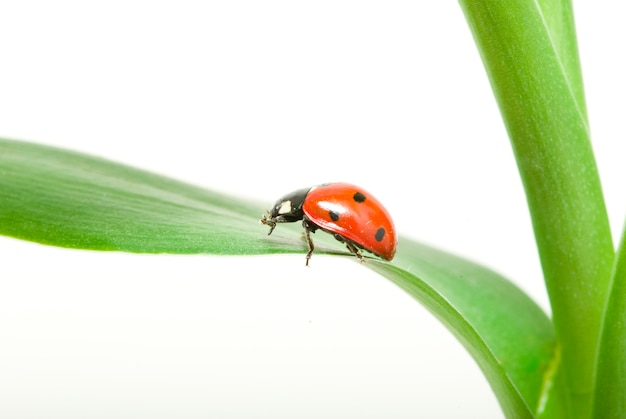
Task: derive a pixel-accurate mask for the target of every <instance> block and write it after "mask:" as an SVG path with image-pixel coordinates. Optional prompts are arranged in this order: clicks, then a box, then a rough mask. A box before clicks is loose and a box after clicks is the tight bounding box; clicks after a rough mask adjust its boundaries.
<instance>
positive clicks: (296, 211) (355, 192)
mask: <svg viewBox="0 0 626 419" xmlns="http://www.w3.org/2000/svg"><path fill="white" fill-rule="evenodd" d="M300 220H302V226H303V227H304V235H305V237H306V241H307V244H308V245H309V251H308V253H307V254H306V265H307V266H309V259H311V255H312V254H313V250H314V249H315V246H314V245H313V240H312V239H311V233H315V231H316V230H317V229H320V230H323V231H325V232H327V233H330V234H332V235H333V236H334V237H335V238H336V239H337V240H339V241H340V242H342V243H345V245H346V247H347V248H348V250H350V252H352V253H353V254H354V255H356V257H357V258H358V259H359V260H360V261H361V262H364V261H365V259H364V258H363V255H362V254H361V251H360V250H359V249H365V250H367V251H369V252H371V253H373V254H375V255H377V256H380V257H381V258H383V259H386V260H391V259H393V256H394V255H395V253H396V246H397V244H398V241H397V238H396V231H395V228H394V226H393V221H391V217H390V216H389V213H388V212H387V210H386V209H385V207H383V206H382V204H381V203H380V202H379V201H378V200H377V199H376V198H375V197H374V196H373V195H371V194H370V193H369V192H366V191H365V190H364V189H363V188H360V187H358V186H355V185H351V184H349V183H326V184H323V185H318V186H313V187H312V188H305V189H299V190H297V191H295V192H292V193H290V194H288V195H285V196H284V197H282V198H281V199H279V200H278V201H276V204H274V207H273V208H272V210H271V211H267V214H266V215H264V216H263V218H261V223H262V224H265V225H268V226H270V231H269V233H267V234H268V235H270V234H272V231H274V228H276V224H278V223H292V222H295V221H300Z"/></svg>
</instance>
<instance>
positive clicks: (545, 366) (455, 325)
mask: <svg viewBox="0 0 626 419" xmlns="http://www.w3.org/2000/svg"><path fill="white" fill-rule="evenodd" d="M367 266H368V267H370V268H372V269H374V270H375V271H377V272H379V273H381V274H382V275H384V276H386V277H387V278H388V279H390V280H391V281H392V282H394V283H396V284H397V285H398V286H400V287H401V288H402V289H404V290H405V291H406V292H408V293H409V294H410V295H411V296H413V297H414V298H416V299H417V300H418V301H420V302H421V303H422V304H424V305H425V306H426V307H427V308H428V309H429V310H431V312H433V314H434V315H435V316H436V317H437V318H438V319H439V320H441V321H442V323H443V324H445V325H446V326H447V327H448V328H449V329H450V330H451V331H452V332H453V334H454V335H455V336H456V337H457V338H458V339H459V341H460V342H461V343H462V344H463V345H464V346H465V347H466V348H467V350H468V351H469V352H470V354H471V355H472V356H473V357H474V359H475V360H476V362H477V363H478V365H479V366H480V368H481V369H482V370H483V372H484V374H485V376H486V378H487V380H488V381H489V383H490V384H491V386H492V389H493V390H494V393H495V394H496V396H497V398H498V400H499V402H500V405H501V407H502V409H503V411H504V413H505V415H506V416H507V417H512V418H513V417H515V418H517V417H535V416H536V415H538V414H540V413H542V410H543V409H544V408H545V406H542V403H545V401H542V400H541V397H542V394H543V392H544V390H545V389H544V387H545V386H546V380H550V379H551V376H550V374H549V372H550V370H551V368H553V365H552V363H553V361H554V357H555V353H556V343H555V337H554V332H553V329H552V324H551V322H550V320H549V319H548V318H547V316H546V315H545V313H543V311H542V310H541V309H540V308H539V307H538V306H537V305H536V304H535V303H534V302H533V301H532V300H530V299H529V298H528V297H527V296H526V295H525V294H524V293H523V292H522V291H521V290H519V289H518V288H517V287H515V286H514V285H513V284H511V283H510V282H509V281H507V280H505V279H504V278H502V277H501V276H499V275H498V274H496V273H494V272H493V271H490V270H489V269H486V268H484V267H481V266H479V265H476V264H474V263H471V262H469V261H466V260H464V259H461V258H458V257H455V256H453V255H450V254H447V253H445V252H441V251H438V250H435V249H433V248H430V247H428V246H424V245H422V244H419V243H416V242H411V241H409V240H407V239H404V238H401V241H400V243H399V246H398V254H397V256H396V259H394V264H385V263H381V262H373V263H370V262H369V261H368V263H367ZM554 401H555V402H556V398H555V399H554ZM554 411H558V408H555V409H554ZM545 417H559V415H558V414H553V415H551V416H547V415H546V416H545Z"/></svg>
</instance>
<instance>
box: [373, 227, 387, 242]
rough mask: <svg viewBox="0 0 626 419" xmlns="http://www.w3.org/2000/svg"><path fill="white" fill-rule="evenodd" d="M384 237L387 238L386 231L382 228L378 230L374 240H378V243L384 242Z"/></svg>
mask: <svg viewBox="0 0 626 419" xmlns="http://www.w3.org/2000/svg"><path fill="white" fill-rule="evenodd" d="M383 237H385V229H384V228H382V227H381V228H379V229H378V230H376V234H375V235H374V238H375V239H376V241H377V242H379V241H382V240H383Z"/></svg>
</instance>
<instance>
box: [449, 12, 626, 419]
mask: <svg viewBox="0 0 626 419" xmlns="http://www.w3.org/2000/svg"><path fill="white" fill-rule="evenodd" d="M461 6H462V7H463V9H464V12H465V14H466V18H467V20H468V22H469V25H470V28H471V30H472V32H473V34H474V37H475V40H476V43H477V45H478V48H479V51H480V53H481V55H482V58H483V62H484V64H485V67H486V69H487V73H488V75H489V78H490V81H491V84H492V88H493V91H494V94H495V97H496V99H497V101H498V104H499V106H500V110H501V113H502V116H503V119H504V122H505V124H506V127H507V130H508V133H509V137H510V139H511V143H512V146H513V150H514V153H515V156H516V159H517V164H518V168H519V171H520V175H521V178H522V182H523V184H524V188H525V191H526V196H527V201H528V206H529V210H530V214H531V217H532V222H533V227H534V231H535V237H536V242H537V247H538V250H539V255H540V258H541V264H542V268H543V271H544V276H545V281H546V286H547V289H548V293H549V296H550V302H551V305H552V312H553V318H554V325H555V330H556V334H557V339H559V341H560V343H561V346H562V368H564V378H565V383H566V384H565V385H566V387H567V389H566V394H567V396H566V397H567V399H568V405H569V413H568V416H569V417H581V418H586V417H589V416H590V415H591V395H592V390H593V377H594V368H595V359H596V350H597V349H596V348H597V343H598V338H599V333H600V325H601V318H602V313H603V309H604V306H605V301H606V298H607V292H608V287H609V278H610V271H611V264H612V260H613V256H614V250H613V244H612V240H611V233H610V229H609V223H608V217H607V214H606V208H605V205H604V199H603V196H602V191H601V187H600V181H599V177H598V173H597V168H596V164H595V160H594V156H593V152H592V149H591V144H590V140H589V130H588V125H587V118H586V111H585V105H584V97H583V89H582V77H581V75H580V68H579V64H578V53H577V51H576V38H575V31H574V24H573V17H572V12H571V4H570V3H569V2H568V1H556V0H555V1H544V2H541V4H540V3H538V2H535V1H529V0H513V1H507V2H495V1H475V0H474V1H469V0H462V1H461Z"/></svg>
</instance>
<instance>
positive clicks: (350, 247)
mask: <svg viewBox="0 0 626 419" xmlns="http://www.w3.org/2000/svg"><path fill="white" fill-rule="evenodd" d="M335 238H336V239H337V240H339V241H340V242H342V243H344V244H345V245H346V247H347V248H348V250H349V251H350V253H352V254H353V255H354V256H356V257H357V259H359V262H361V263H365V258H364V257H363V255H362V254H361V251H360V250H359V249H358V248H357V247H356V246H355V245H354V243H352V242H351V241H350V240H346V239H345V238H343V237H342V236H341V235H339V234H335Z"/></svg>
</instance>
